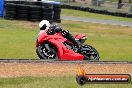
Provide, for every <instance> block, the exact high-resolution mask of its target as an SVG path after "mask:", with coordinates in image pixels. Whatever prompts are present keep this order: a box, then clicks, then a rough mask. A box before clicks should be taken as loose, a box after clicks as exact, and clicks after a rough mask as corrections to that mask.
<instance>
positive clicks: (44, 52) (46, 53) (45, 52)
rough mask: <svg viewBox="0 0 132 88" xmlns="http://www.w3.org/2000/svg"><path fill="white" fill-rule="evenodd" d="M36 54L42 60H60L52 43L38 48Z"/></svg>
mask: <svg viewBox="0 0 132 88" xmlns="http://www.w3.org/2000/svg"><path fill="white" fill-rule="evenodd" d="M36 53H37V55H38V57H39V58H40V59H52V60H56V59H58V55H57V49H56V47H54V46H53V45H52V44H50V43H44V44H41V45H39V46H38V47H37V49H36Z"/></svg>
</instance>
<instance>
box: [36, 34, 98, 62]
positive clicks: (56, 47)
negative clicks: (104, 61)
mask: <svg viewBox="0 0 132 88" xmlns="http://www.w3.org/2000/svg"><path fill="white" fill-rule="evenodd" d="M74 37H75V40H76V41H77V42H79V43H80V44H81V45H80V47H77V46H76V45H75V44H73V43H72V42H70V41H68V40H67V39H66V38H65V37H63V34H62V32H61V33H55V34H53V35H48V34H47V33H43V34H42V35H40V36H39V37H38V38H37V42H36V53H37V55H38V57H39V58H40V59H52V60H68V61H71V60H92V61H98V60H99V53H98V52H97V50H96V49H95V48H93V47H92V46H90V45H87V44H84V42H85V40H86V39H87V36H86V35H84V34H77V35H75V36H74Z"/></svg>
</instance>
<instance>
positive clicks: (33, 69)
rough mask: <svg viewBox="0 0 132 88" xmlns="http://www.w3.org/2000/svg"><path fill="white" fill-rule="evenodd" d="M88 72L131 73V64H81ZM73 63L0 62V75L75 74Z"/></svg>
mask: <svg viewBox="0 0 132 88" xmlns="http://www.w3.org/2000/svg"><path fill="white" fill-rule="evenodd" d="M81 65H83V66H84V69H85V70H86V72H87V73H88V74H98V73H100V74H105V73H106V74H110V73H112V74H120V73H121V74H132V64H81ZM78 66H80V64H75V63H0V77H21V76H70V75H71V76H75V75H76V73H77V68H78Z"/></svg>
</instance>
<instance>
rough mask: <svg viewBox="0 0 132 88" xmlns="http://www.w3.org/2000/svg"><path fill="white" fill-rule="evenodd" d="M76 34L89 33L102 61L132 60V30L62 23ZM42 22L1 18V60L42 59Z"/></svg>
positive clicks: (91, 43)
mask: <svg viewBox="0 0 132 88" xmlns="http://www.w3.org/2000/svg"><path fill="white" fill-rule="evenodd" d="M62 27H63V28H64V29H65V30H69V31H70V32H71V33H72V34H77V33H84V34H87V36H88V39H87V41H86V43H87V44H90V45H92V46H93V47H95V48H96V49H97V50H98V51H99V53H100V57H101V58H100V60H101V61H132V28H131V27H122V26H112V25H103V24H95V23H83V22H74V21H62ZM37 33H38V23H34V22H28V21H15V20H14V21H13V20H12V21H10V20H4V19H0V38H1V40H0V58H3V59H5V58H6V59H16V58H17V59H38V57H37V55H36V52H35V49H36V48H35V42H36V38H37Z"/></svg>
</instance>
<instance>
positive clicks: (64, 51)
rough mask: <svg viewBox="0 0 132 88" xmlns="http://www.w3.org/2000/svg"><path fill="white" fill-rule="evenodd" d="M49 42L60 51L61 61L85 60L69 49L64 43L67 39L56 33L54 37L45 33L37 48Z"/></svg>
mask: <svg viewBox="0 0 132 88" xmlns="http://www.w3.org/2000/svg"><path fill="white" fill-rule="evenodd" d="M46 40H48V41H49V42H51V43H52V44H54V45H55V46H56V47H57V49H58V53H57V54H58V58H59V59H60V60H83V59H84V56H83V55H81V54H80V53H75V52H74V51H73V50H70V49H68V48H67V47H66V46H65V45H64V44H63V42H65V41H67V39H66V38H64V37H63V36H62V35H61V34H60V33H56V34H54V35H47V34H46V33H43V34H42V35H40V36H39V38H38V42H37V44H36V47H37V46H38V45H39V44H42V43H43V42H45V41H46Z"/></svg>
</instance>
